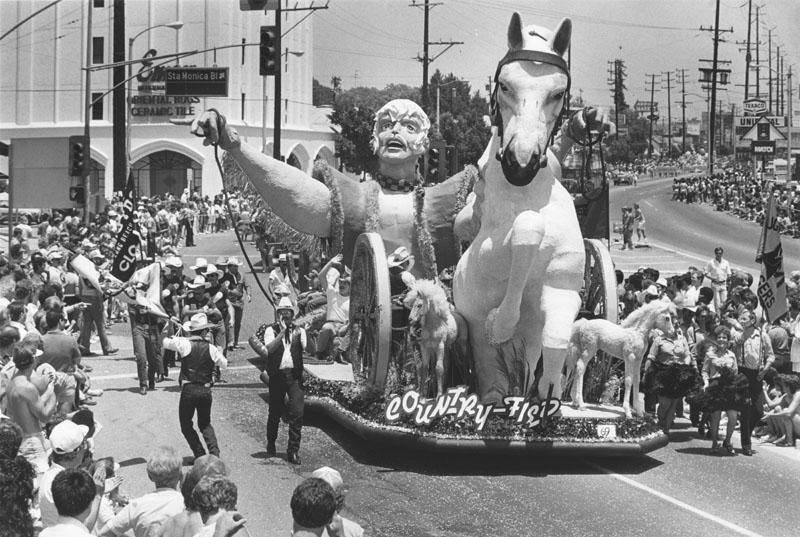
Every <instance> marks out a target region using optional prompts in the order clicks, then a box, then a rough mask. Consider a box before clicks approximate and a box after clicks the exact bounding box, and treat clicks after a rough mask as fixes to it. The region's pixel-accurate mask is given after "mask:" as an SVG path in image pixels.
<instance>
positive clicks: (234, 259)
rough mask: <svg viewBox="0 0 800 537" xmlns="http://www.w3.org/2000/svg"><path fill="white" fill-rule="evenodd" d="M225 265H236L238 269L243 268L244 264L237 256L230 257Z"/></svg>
mask: <svg viewBox="0 0 800 537" xmlns="http://www.w3.org/2000/svg"><path fill="white" fill-rule="evenodd" d="M225 264H226V265H236V266H237V267H241V266H242V263H240V262H239V258H238V257H236V256H235V255H234V256H231V257H229V258H228V261H226V262H225Z"/></svg>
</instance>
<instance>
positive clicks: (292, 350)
mask: <svg viewBox="0 0 800 537" xmlns="http://www.w3.org/2000/svg"><path fill="white" fill-rule="evenodd" d="M277 310H278V317H279V320H278V322H277V323H275V324H274V325H272V326H270V327H269V328H267V329H266V330H265V331H264V345H266V346H267V351H268V353H269V354H268V356H267V367H266V373H267V375H269V383H268V384H269V416H268V417H267V453H268V454H270V455H274V454H275V441H276V440H277V439H278V427H279V425H280V421H281V415H282V414H283V410H284V407H286V403H285V401H284V400H285V398H286V396H287V395H288V396H289V405H288V414H289V444H288V447H287V448H286V460H288V461H289V462H290V463H292V464H300V455H299V454H298V451H299V450H300V436H301V432H302V429H303V405H304V395H303V349H305V347H306V331H305V330H303V329H302V328H300V327H296V326H295V325H294V316H295V313H296V311H295V308H294V305H293V304H292V301H291V300H289V297H286V296H285V297H283V298H281V300H280V302H279V303H278V307H277Z"/></svg>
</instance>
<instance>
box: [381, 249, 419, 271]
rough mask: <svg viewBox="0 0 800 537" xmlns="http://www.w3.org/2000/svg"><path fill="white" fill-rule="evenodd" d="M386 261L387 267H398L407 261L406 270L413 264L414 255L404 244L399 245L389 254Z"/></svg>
mask: <svg viewBox="0 0 800 537" xmlns="http://www.w3.org/2000/svg"><path fill="white" fill-rule="evenodd" d="M386 263H387V264H388V265H389V268H392V267H399V266H400V265H402V264H404V263H408V266H407V267H406V270H411V267H413V266H414V256H413V255H411V254H410V253H408V249H407V248H406V247H405V246H401V247H399V248H398V249H397V250H395V251H394V253H392V255H390V256H389V258H388V259H387V260H386Z"/></svg>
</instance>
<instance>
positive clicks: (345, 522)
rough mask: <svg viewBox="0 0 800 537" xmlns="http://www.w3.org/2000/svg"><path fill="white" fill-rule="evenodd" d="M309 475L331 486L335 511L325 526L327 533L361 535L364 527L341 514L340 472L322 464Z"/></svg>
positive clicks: (341, 481)
mask: <svg viewBox="0 0 800 537" xmlns="http://www.w3.org/2000/svg"><path fill="white" fill-rule="evenodd" d="M311 477H316V478H318V479H322V480H323V481H325V482H326V483H328V484H329V485H330V486H331V488H333V493H334V495H335V496H336V512H335V513H334V514H333V519H331V521H330V523H328V524H326V526H325V530H326V531H327V532H328V535H330V536H331V537H333V536H334V535H335V536H337V537H363V535H364V528H362V527H361V526H360V525H358V524H357V523H355V522H353V521H352V520H349V519H347V518H344V517H343V516H342V515H341V512H342V509H344V481H343V480H342V474H340V473H339V471H338V470H334V469H333V468H331V467H329V466H323V467H322V468H317V469H316V470H314V472H313V473H312V474H311Z"/></svg>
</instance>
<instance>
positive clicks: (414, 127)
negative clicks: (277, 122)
mask: <svg viewBox="0 0 800 537" xmlns="http://www.w3.org/2000/svg"><path fill="white" fill-rule="evenodd" d="M581 118H589V119H590V120H595V119H596V118H595V115H594V113H593V112H590V113H589V114H584V115H581V114H576V115H574V116H572V118H570V120H569V121H568V124H567V125H566V127H567V128H568V131H567V132H568V137H567V140H565V143H563V142H562V141H561V140H560V139H557V140H556V146H558V147H557V148H556V149H555V154H556V156H557V157H558V158H559V159H561V158H562V157H563V155H564V154H566V151H567V149H568V148H569V146H570V145H571V140H570V138H571V139H581V138H583V133H584V132H585V127H584V119H581ZM429 128H430V120H429V119H428V116H427V115H426V114H425V112H424V111H423V110H422V109H421V108H420V107H419V106H418V105H417V104H416V103H414V102H412V101H409V100H406V99H395V100H393V101H390V102H389V103H387V104H386V105H384V106H383V107H382V108H381V109H380V110H378V112H377V113H376V114H375V126H374V130H373V135H372V141H371V144H372V149H373V151H374V152H375V154H376V156H377V157H378V173H377V174H376V176H375V180H374V181H367V182H363V183H362V182H358V181H356V180H354V179H351V178H349V177H347V176H345V175H344V174H342V173H340V172H338V171H337V170H336V169H335V168H333V167H331V166H329V165H328V164H326V163H324V162H320V163H317V164H316V165H315V167H314V171H313V173H312V175H311V176H309V175H307V174H306V173H304V172H302V171H301V170H298V169H297V168H294V167H292V166H290V165H288V164H285V163H283V162H281V161H279V160H275V159H273V158H271V157H269V156H267V155H265V154H263V153H261V152H260V151H259V150H258V149H256V148H255V147H253V146H250V145H248V144H246V143H243V142H242V141H241V139H240V138H239V134H238V133H237V132H236V130H235V129H233V128H232V127H230V126H229V125H228V124H227V122H226V120H225V117H224V116H222V115H221V114H219V113H218V112H217V111H216V110H213V109H211V110H207V111H205V112H203V113H202V114H201V115H200V116H198V117H197V118H195V120H194V121H193V122H192V127H191V130H192V132H193V133H194V134H197V135H202V136H205V140H204V142H203V143H204V144H205V145H209V144H212V143H216V144H218V145H219V147H220V148H221V149H224V150H225V151H227V152H228V153H229V154H230V155H231V156H232V157H233V158H234V159H235V160H236V162H237V163H238V164H239V166H240V167H241V169H242V171H244V173H245V174H246V175H247V177H248V178H249V180H250V182H251V183H252V184H253V186H254V187H255V188H256V190H257V191H258V192H259V194H260V195H261V197H262V198H263V199H264V201H265V202H267V203H268V204H269V206H270V209H271V210H272V212H273V213H275V214H276V215H277V216H278V217H280V218H281V219H282V220H283V221H284V222H286V223H287V224H288V225H289V226H290V227H292V228H294V229H296V230H297V231H300V232H303V233H307V234H310V235H315V236H317V237H325V238H328V239H330V240H331V243H332V254H336V253H339V252H341V253H342V254H343V255H344V261H345V263H346V264H347V265H351V263H352V259H353V250H354V247H355V242H356V239H357V238H358V235H359V234H361V233H364V232H370V231H372V232H377V233H378V234H380V236H381V238H382V239H383V242H384V245H385V248H386V251H387V252H392V251H395V250H396V249H397V248H399V247H406V248H408V249H410V251H411V254H412V255H414V257H415V259H416V263H415V265H414V267H413V270H412V273H413V275H414V276H416V277H418V278H419V277H422V278H424V277H427V278H433V277H435V276H436V274H437V268H438V270H441V269H443V268H446V267H450V266H452V265H455V263H456V262H457V261H458V256H459V251H458V240H457V239H456V238H455V236H454V220H455V216H456V215H457V214H458V213H459V211H461V209H462V208H464V206H465V204H466V201H467V196H468V194H469V192H470V191H471V189H472V185H473V184H474V182H475V180H476V179H477V175H478V172H477V170H476V169H475V168H474V167H473V166H467V167H466V168H465V169H464V170H463V171H461V172H459V173H458V174H456V175H454V176H453V177H450V178H449V179H447V180H446V181H444V182H442V183H440V184H437V185H433V186H428V187H424V188H423V187H422V178H421V176H420V175H419V172H418V170H417V161H418V159H419V157H420V155H423V154H425V153H426V151H427V149H428V144H429V141H428V129H429ZM457 227H458V228H459V229H457V230H456V231H457V233H458V236H459V237H460V238H462V239H471V238H472V237H474V235H475V233H476V232H477V229H476V227H479V221H478V220H477V219H474V218H472V215H471V211H470V210H469V208H467V210H466V211H464V212H463V213H462V216H461V217H460V218H459V222H458V224H457Z"/></svg>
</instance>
